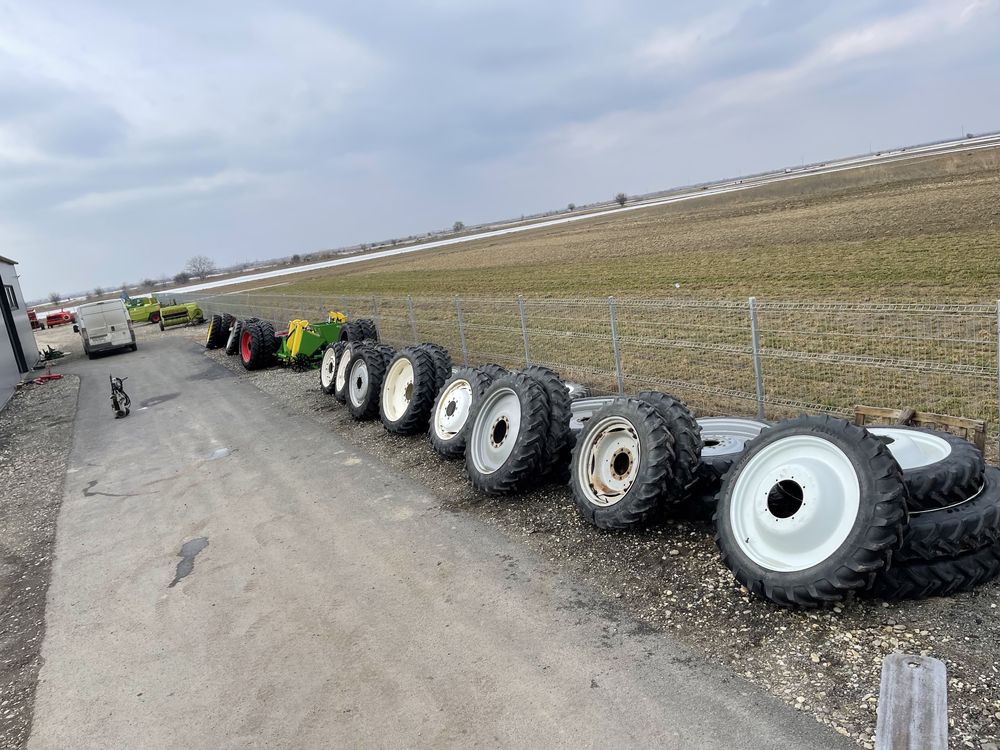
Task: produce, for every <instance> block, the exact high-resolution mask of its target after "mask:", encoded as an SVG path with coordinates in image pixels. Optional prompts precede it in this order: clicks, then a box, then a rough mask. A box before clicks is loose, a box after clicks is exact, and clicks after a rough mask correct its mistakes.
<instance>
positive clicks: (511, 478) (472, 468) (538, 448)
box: [465, 372, 549, 495]
mask: <svg viewBox="0 0 1000 750" xmlns="http://www.w3.org/2000/svg"><path fill="white" fill-rule="evenodd" d="M503 388H509V389H510V390H511V391H512V392H513V393H514V394H516V396H517V400H518V402H519V404H520V411H521V427H520V430H519V431H518V434H517V436H516V437H515V438H514V447H513V448H512V449H511V452H510V455H509V456H508V457H507V459H506V460H505V461H504V463H503V464H502V465H501V466H500V467H498V468H497V469H496V470H495V471H492V472H488V473H485V472H482V471H480V470H479V469H477V468H476V462H475V460H474V452H473V451H472V450H469V446H470V445H471V443H472V441H473V440H476V439H487V438H486V437H485V435H476V434H475V423H476V419H477V417H478V416H479V414H480V413H481V412H482V409H483V406H484V405H485V404H486V403H487V402H488V400H489V399H490V397H491V395H492V394H493V393H495V392H496V391H498V390H500V389H503ZM548 434H549V399H548V397H547V396H546V395H545V389H544V388H542V386H541V385H540V384H539V383H538V381H537V380H535V379H534V378H532V377H529V376H527V375H524V374H523V373H519V372H512V373H508V374H507V375H504V376H502V377H499V378H497V379H495V380H494V381H493V382H492V383H491V384H490V387H489V388H487V389H486V392H485V393H484V394H483V398H482V399H480V401H479V403H478V404H476V405H475V406H474V407H473V409H472V410H471V411H470V413H469V429H468V432H467V436H466V451H465V473H466V475H467V476H468V477H469V481H470V482H471V483H472V486H473V487H475V488H476V489H477V490H479V491H480V492H485V493H487V494H489V495H510V494H512V493H514V492H517V491H518V490H521V489H525V488H526V487H529V486H531V485H534V484H536V483H537V482H538V481H539V480H540V479H541V471H540V469H541V462H542V459H543V457H544V456H545V442H546V440H547V439H548Z"/></svg>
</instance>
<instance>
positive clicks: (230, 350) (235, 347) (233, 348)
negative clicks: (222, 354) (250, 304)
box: [226, 320, 243, 356]
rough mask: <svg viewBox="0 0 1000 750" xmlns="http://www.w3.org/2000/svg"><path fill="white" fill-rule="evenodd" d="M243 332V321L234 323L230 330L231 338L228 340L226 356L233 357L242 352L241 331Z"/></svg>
mask: <svg viewBox="0 0 1000 750" xmlns="http://www.w3.org/2000/svg"><path fill="white" fill-rule="evenodd" d="M242 330H243V321H242V320H236V321H233V324H232V326H230V328H229V338H228V339H227V340H226V354H227V355H229V356H232V355H233V354H236V353H237V352H238V351H239V350H240V331H242Z"/></svg>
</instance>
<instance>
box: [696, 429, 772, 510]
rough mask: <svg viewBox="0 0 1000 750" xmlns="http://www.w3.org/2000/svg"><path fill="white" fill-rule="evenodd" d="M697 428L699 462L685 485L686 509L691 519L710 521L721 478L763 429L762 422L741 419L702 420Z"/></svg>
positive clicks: (720, 486) (720, 485) (720, 487)
mask: <svg viewBox="0 0 1000 750" xmlns="http://www.w3.org/2000/svg"><path fill="white" fill-rule="evenodd" d="M698 426H699V427H701V439H702V448H701V461H699V463H698V466H697V467H696V468H695V470H694V478H693V480H692V482H691V484H690V485H688V498H687V505H688V507H689V510H691V511H692V512H693V515H694V517H696V518H701V519H704V520H711V518H712V516H713V515H714V514H715V503H716V501H717V500H718V497H719V492H720V490H721V489H722V478H723V477H724V476H725V475H726V472H727V471H729V469H730V468H732V465H733V463H734V462H735V461H736V459H738V458H739V457H740V455H741V454H742V453H743V449H744V448H745V447H746V444H747V442H748V441H750V440H753V439H754V438H755V437H757V436H758V435H760V433H761V432H762V431H764V430H765V429H767V427H768V425H767V423H766V422H761V421H759V420H756V419H744V418H741V417H706V418H703V419H699V420H698Z"/></svg>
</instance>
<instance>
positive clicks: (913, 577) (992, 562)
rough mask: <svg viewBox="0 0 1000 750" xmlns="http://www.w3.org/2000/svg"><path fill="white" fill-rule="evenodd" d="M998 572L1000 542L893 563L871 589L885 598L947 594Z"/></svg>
mask: <svg viewBox="0 0 1000 750" xmlns="http://www.w3.org/2000/svg"><path fill="white" fill-rule="evenodd" d="M998 575H1000V542H993V544H990V545H988V546H986V547H981V548H979V549H978V550H976V551H974V552H965V553H963V554H961V555H956V556H955V557H941V558H937V559H935V560H924V561H921V562H909V563H900V564H898V565H893V566H892V567H891V568H889V569H888V570H886V571H882V572H881V573H880V574H879V576H878V577H877V578H876V579H875V587H874V588H873V589H872V593H873V594H874V595H875V596H877V597H879V598H880V599H885V600H886V601H899V600H901V599H925V598H927V597H931V596H951V595H952V594H958V593H961V592H963V591H971V590H972V589H974V588H976V587H977V586H980V585H982V584H984V583H987V582H989V581H992V580H993V579H994V578H996V577H997V576H998Z"/></svg>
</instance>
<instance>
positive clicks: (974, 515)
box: [893, 466, 1000, 566]
mask: <svg viewBox="0 0 1000 750" xmlns="http://www.w3.org/2000/svg"><path fill="white" fill-rule="evenodd" d="M985 477H986V481H985V483H984V484H983V487H982V489H981V490H980V491H979V492H978V493H977V494H976V495H974V496H973V497H971V498H969V499H968V500H966V501H964V502H961V503H958V504H956V505H952V506H950V507H948V508H939V509H937V510H922V511H916V512H914V513H911V514H910V520H909V523H907V525H906V528H905V529H903V546H902V547H901V548H900V550H899V553H898V554H896V556H895V557H894V558H893V565H894V566H895V565H896V564H897V563H911V562H926V561H933V560H936V559H938V558H943V557H957V556H959V555H964V554H966V553H969V552H975V551H976V550H979V549H982V548H983V547H989V546H990V545H992V544H995V543H996V542H997V541H1000V469H998V468H996V467H994V466H987V467H986V474H985ZM904 479H905V475H904Z"/></svg>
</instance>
